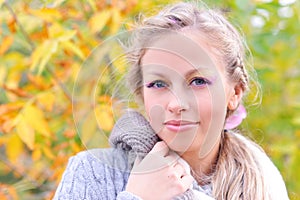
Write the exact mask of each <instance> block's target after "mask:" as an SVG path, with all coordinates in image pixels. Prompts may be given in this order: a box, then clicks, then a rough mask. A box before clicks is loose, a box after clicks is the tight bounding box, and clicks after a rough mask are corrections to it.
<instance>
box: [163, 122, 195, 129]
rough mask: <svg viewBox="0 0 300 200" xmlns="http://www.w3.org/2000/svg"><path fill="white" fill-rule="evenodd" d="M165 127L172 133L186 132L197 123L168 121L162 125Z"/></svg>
mask: <svg viewBox="0 0 300 200" xmlns="http://www.w3.org/2000/svg"><path fill="white" fill-rule="evenodd" d="M164 125H165V127H166V128H167V129H169V130H170V131H173V132H180V131H186V130H189V129H191V128H195V127H197V126H198V125H199V122H192V121H184V120H170V121H166V122H165V123H164Z"/></svg>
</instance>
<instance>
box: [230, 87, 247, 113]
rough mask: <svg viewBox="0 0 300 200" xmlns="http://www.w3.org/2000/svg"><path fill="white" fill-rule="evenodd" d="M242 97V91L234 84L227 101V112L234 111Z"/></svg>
mask: <svg viewBox="0 0 300 200" xmlns="http://www.w3.org/2000/svg"><path fill="white" fill-rule="evenodd" d="M243 95H244V90H243V88H242V86H241V85H240V84H236V85H235V86H234V87H233V88H232V91H231V93H230V97H229V101H228V105H227V107H228V109H229V110H235V109H236V108H237V107H238V105H239V103H240V102H241V100H242V97H243Z"/></svg>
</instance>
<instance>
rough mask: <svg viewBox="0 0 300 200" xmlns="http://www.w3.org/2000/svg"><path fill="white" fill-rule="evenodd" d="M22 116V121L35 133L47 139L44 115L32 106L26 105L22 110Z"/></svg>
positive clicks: (48, 134) (48, 131)
mask: <svg viewBox="0 0 300 200" xmlns="http://www.w3.org/2000/svg"><path fill="white" fill-rule="evenodd" d="M22 116H23V117H24V120H25V121H26V122H27V123H28V124H29V125H30V126H31V127H32V128H33V129H34V130H36V131H37V132H39V133H41V134H42V135H44V136H46V137H49V136H50V129H49V126H48V123H47V121H46V120H45V117H44V113H43V112H42V111H41V110H40V109H38V108H37V107H36V106H34V105H31V104H29V105H26V106H25V107H24V109H23V113H22Z"/></svg>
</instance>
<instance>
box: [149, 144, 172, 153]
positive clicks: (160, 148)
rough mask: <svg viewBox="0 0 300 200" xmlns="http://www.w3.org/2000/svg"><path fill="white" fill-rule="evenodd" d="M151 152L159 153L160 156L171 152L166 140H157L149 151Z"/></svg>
mask: <svg viewBox="0 0 300 200" xmlns="http://www.w3.org/2000/svg"><path fill="white" fill-rule="evenodd" d="M149 153H150V154H157V155H160V156H163V157H165V156H167V155H168V153H169V147H168V145H167V144H166V143H165V142H164V141H160V142H157V143H156V144H155V145H154V146H153V148H152V150H151V151H150V152H149Z"/></svg>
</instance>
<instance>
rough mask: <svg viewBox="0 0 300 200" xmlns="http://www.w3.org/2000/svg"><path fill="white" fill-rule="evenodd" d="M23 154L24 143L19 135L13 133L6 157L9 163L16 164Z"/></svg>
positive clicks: (8, 143)
mask: <svg viewBox="0 0 300 200" xmlns="http://www.w3.org/2000/svg"><path fill="white" fill-rule="evenodd" d="M22 152H23V143H22V141H21V140H20V138H19V137H18V135H17V134H15V133H13V134H12V135H11V136H10V137H9V138H8V141H7V146H6V155H7V158H8V159H9V161H11V162H12V163H16V162H17V160H18V158H19V156H20V155H21V154H22Z"/></svg>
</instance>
